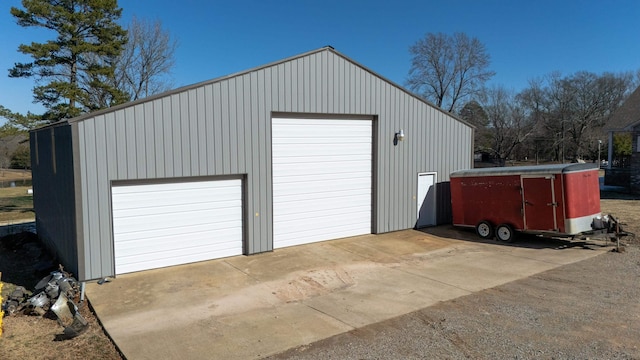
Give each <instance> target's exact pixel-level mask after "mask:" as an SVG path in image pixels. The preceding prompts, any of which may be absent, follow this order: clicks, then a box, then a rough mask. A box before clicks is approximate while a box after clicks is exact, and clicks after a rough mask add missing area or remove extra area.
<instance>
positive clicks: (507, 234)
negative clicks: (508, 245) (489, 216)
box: [496, 224, 515, 242]
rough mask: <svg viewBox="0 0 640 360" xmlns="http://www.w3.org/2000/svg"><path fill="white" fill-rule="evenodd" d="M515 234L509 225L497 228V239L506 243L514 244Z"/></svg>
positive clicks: (501, 225)
mask: <svg viewBox="0 0 640 360" xmlns="http://www.w3.org/2000/svg"><path fill="white" fill-rule="evenodd" d="M514 237H515V233H514V232H513V228H512V227H511V225H509V224H500V225H498V227H496V238H498V240H500V241H504V242H513V239H514Z"/></svg>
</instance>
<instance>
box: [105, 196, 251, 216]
mask: <svg viewBox="0 0 640 360" xmlns="http://www.w3.org/2000/svg"><path fill="white" fill-rule="evenodd" d="M219 205H220V206H219V207H214V206H213V205H212V204H211V203H209V202H199V203H191V204H176V205H171V204H163V205H158V206H147V207H142V206H140V203H139V204H138V206H137V207H135V208H134V207H120V208H119V209H115V210H118V217H117V218H114V221H116V220H119V219H126V218H128V217H130V216H132V215H137V214H140V213H141V212H144V214H145V215H146V216H153V215H157V216H159V215H166V214H176V213H187V212H190V213H198V212H206V213H211V212H213V213H214V215H217V214H226V213H228V212H229V210H232V209H237V208H238V206H242V202H241V201H239V200H230V201H226V202H222V201H221V202H220V204H219ZM140 216H144V215H140ZM208 216H210V215H208Z"/></svg>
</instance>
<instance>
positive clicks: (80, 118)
mask: <svg viewBox="0 0 640 360" xmlns="http://www.w3.org/2000/svg"><path fill="white" fill-rule="evenodd" d="M324 51H326V52H330V53H332V54H334V55H336V56H338V57H341V58H343V59H345V60H346V61H348V62H350V63H352V64H354V65H355V66H358V67H360V68H362V69H363V70H365V71H366V72H368V73H370V74H372V75H373V76H375V77H377V78H379V79H381V80H383V81H385V82H387V83H389V84H390V85H392V86H394V87H395V88H397V89H399V90H400V91H402V92H404V93H405V94H407V95H408V96H411V97H413V98H415V99H417V100H419V101H421V102H423V103H425V104H427V105H428V106H430V107H432V108H434V109H435V110H436V111H439V112H442V113H444V114H446V115H448V116H449V117H451V118H452V119H454V120H456V121H458V122H461V123H463V124H465V125H467V126H469V127H471V128H473V129H475V126H474V125H472V124H471V123H469V122H467V121H465V120H463V119H462V118H461V117H459V116H458V115H456V114H455V113H450V112H447V111H445V110H443V109H441V108H440V107H438V106H436V105H434V104H433V103H431V102H429V101H428V100H425V99H424V98H422V97H420V96H418V95H416V94H414V93H412V92H410V91H409V90H407V89H405V88H404V87H402V86H400V85H398V84H396V83H394V82H393V81H390V80H389V79H387V78H385V77H383V76H381V75H379V74H378V73H376V72H374V71H372V70H371V69H369V68H367V67H366V66H363V65H361V64H360V63H358V62H356V61H354V60H352V59H350V58H349V57H347V56H345V55H343V54H341V53H340V52H338V51H336V50H335V49H334V48H333V47H331V46H324V47H321V48H319V49H316V50H312V51H308V52H305V53H302V54H299V55H295V56H291V57H289V58H285V59H282V60H278V61H275V62H272V63H268V64H265V65H261V66H257V67H255V68H252V69H248V70H245V71H241V72H237V73H233V74H230V75H225V76H221V77H218V78H214V79H211V80H206V81H202V82H199V83H195V84H191V85H186V86H183V87H180V88H177V89H173V90H169V91H167V92H163V93H160V94H155V95H151V96H149V97H146V98H142V99H138V100H135V101H132V102H128V103H124V104H120V105H117V106H113V107H110V108H106V109H102V110H98V111H94V112H90V113H86V114H82V115H80V116H77V117H75V118H72V119H65V120H61V121H58V122H55V123H53V124H49V125H45V126H43V127H41V128H46V127H52V126H57V125H64V124H69V123H75V122H79V121H83V120H86V119H90V118H93V117H95V116H98V115H102V114H106V113H110V112H113V111H117V110H119V109H123V108H127V107H130V106H134V105H137V104H141V103H145V102H149V101H153V100H156V99H159V98H163V97H166V96H170V95H172V94H177V93H181V92H184V91H187V90H190V89H195V88H198V87H201V86H204V85H208V84H214V83H217V82H221V81H224V80H227V79H230V78H234V77H239V76H242V75H245V74H248V73H251V72H254V71H258V70H261V69H264V68H269V67H273V66H276V65H279V64H282V63H286V62H290V61H293V60H296V59H299V58H303V57H306V56H309V55H312V54H315V53H320V52H324ZM41 128H38V130H39V129H41Z"/></svg>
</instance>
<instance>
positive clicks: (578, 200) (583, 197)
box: [564, 170, 600, 219]
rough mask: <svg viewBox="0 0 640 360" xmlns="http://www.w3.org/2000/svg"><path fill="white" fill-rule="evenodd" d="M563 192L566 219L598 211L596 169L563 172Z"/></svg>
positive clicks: (589, 214)
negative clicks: (565, 203) (565, 204)
mask: <svg viewBox="0 0 640 360" xmlns="http://www.w3.org/2000/svg"><path fill="white" fill-rule="evenodd" d="M564 192H565V200H566V201H567V211H566V217H567V219H575V218H579V217H584V216H592V215H593V214H598V213H600V186H599V183H598V171H597V170H593V171H581V172H575V173H567V174H564Z"/></svg>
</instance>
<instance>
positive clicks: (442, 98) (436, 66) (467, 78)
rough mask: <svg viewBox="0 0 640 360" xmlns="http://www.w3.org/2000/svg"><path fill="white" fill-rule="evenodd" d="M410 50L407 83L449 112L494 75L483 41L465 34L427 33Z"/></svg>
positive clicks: (413, 89)
mask: <svg viewBox="0 0 640 360" xmlns="http://www.w3.org/2000/svg"><path fill="white" fill-rule="evenodd" d="M409 52H410V53H411V56H412V60H411V70H410V71H409V77H408V80H407V85H408V86H409V88H410V89H411V90H412V91H415V92H417V93H418V94H420V95H421V96H423V97H424V98H425V99H427V100H430V101H432V102H433V103H435V104H436V105H437V106H438V107H440V108H442V109H445V110H447V111H449V112H452V111H454V110H455V109H456V105H457V104H458V103H459V102H461V101H463V100H465V99H466V98H468V97H470V96H472V95H474V94H476V93H477V92H478V90H479V89H480V88H482V86H483V85H484V83H485V82H486V81H487V80H489V79H490V78H491V77H492V76H493V75H495V72H493V71H491V70H489V69H488V68H489V64H490V62H491V61H490V56H489V54H487V51H486V49H485V46H484V44H482V43H481V42H480V40H478V39H477V38H469V37H468V36H467V35H465V34H464V33H455V34H453V36H449V35H446V34H442V33H437V34H432V33H429V34H426V35H425V37H424V38H423V39H420V40H418V41H417V42H416V43H415V44H414V45H413V46H411V47H410V48H409Z"/></svg>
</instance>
